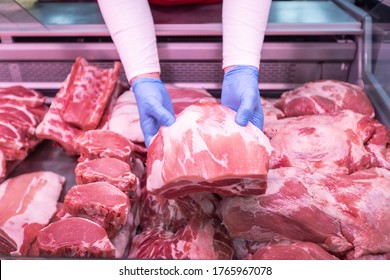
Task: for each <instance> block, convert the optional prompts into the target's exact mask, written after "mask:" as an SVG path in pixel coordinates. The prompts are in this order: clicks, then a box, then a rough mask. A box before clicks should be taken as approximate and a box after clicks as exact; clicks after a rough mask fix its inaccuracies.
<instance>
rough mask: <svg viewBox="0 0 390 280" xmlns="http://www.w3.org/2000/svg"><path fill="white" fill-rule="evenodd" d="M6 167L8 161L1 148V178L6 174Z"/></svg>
mask: <svg viewBox="0 0 390 280" xmlns="http://www.w3.org/2000/svg"><path fill="white" fill-rule="evenodd" d="M6 167H7V163H6V160H5V156H4V153H3V152H2V151H1V150H0V180H1V178H3V177H4V176H5V174H6Z"/></svg>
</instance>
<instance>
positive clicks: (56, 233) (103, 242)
mask: <svg viewBox="0 0 390 280" xmlns="http://www.w3.org/2000/svg"><path fill="white" fill-rule="evenodd" d="M36 246H37V250H38V254H39V255H40V256H53V257H80V258H86V257H103V258H114V257H115V247H114V246H113V245H112V243H111V242H110V240H109V238H108V236H107V233H106V231H105V230H104V229H103V228H102V227H101V226H99V225H98V224H96V223H94V222H92V221H90V220H87V219H84V218H79V217H70V218H66V219H62V220H59V221H56V222H53V223H51V224H49V225H48V226H46V227H45V228H43V229H42V230H41V231H39V233H38V236H37V241H36Z"/></svg>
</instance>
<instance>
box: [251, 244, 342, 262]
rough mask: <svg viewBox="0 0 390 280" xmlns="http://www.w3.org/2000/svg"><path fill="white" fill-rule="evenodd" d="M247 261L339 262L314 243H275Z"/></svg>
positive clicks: (257, 252)
mask: <svg viewBox="0 0 390 280" xmlns="http://www.w3.org/2000/svg"><path fill="white" fill-rule="evenodd" d="M244 259H246V260H338V258H336V257H335V256H333V255H331V254H329V253H328V252H326V251H325V250H324V249H323V248H321V247H320V246H318V245H317V244H315V243H312V242H292V243H274V244H269V245H264V246H261V247H260V248H259V249H258V250H257V251H256V252H255V253H253V254H249V255H247V256H246V257H245V258H244Z"/></svg>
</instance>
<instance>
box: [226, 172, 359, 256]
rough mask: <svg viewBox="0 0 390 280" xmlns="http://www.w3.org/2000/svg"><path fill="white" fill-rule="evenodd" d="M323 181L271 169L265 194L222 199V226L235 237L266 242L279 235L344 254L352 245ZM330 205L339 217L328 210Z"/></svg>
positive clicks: (323, 178)
mask: <svg viewBox="0 0 390 280" xmlns="http://www.w3.org/2000/svg"><path fill="white" fill-rule="evenodd" d="M324 181H325V182H326V181H329V178H328V177H326V176H324V175H322V174H320V173H316V174H313V175H309V174H307V173H306V172H304V171H302V170H299V169H296V168H279V169H275V170H269V172H268V186H267V191H266V193H265V194H264V195H261V196H249V197H239V196H235V197H224V198H223V200H222V202H221V204H220V213H221V217H222V221H223V224H224V225H225V227H226V229H227V230H228V232H229V234H230V236H231V237H232V238H241V239H245V240H250V241H260V242H267V241H270V240H271V241H272V240H274V239H275V238H276V237H277V236H279V237H280V238H281V239H286V238H287V239H291V240H300V241H307V242H314V243H317V244H319V245H321V246H322V247H324V248H325V249H326V250H328V251H331V252H333V253H337V254H344V253H346V252H347V251H349V250H351V249H352V248H353V245H352V244H351V243H350V242H349V241H348V240H347V238H346V237H345V236H344V235H343V228H342V224H341V222H340V217H339V216H338V215H337V214H339V211H336V210H337V207H336V206H335V204H336V203H335V201H334V198H332V197H331V195H330V193H329V192H328V191H326V188H325V187H324V186H323V184H324ZM314 190H315V191H316V192H317V193H319V195H318V196H319V197H318V198H317V197H315V196H314V195H313V194H312V192H313V191H314ZM321 194H322V197H321ZM317 199H318V200H317ZM332 202H333V203H332ZM329 204H330V206H329V207H328V208H329V209H331V210H332V207H333V208H335V209H334V210H333V212H335V214H336V215H332V212H331V211H327V210H328V208H326V205H329ZM329 212H330V213H329ZM340 215H341V213H340ZM335 216H336V217H335Z"/></svg>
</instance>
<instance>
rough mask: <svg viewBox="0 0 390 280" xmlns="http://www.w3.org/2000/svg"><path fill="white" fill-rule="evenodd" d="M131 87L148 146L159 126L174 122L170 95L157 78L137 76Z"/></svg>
mask: <svg viewBox="0 0 390 280" xmlns="http://www.w3.org/2000/svg"><path fill="white" fill-rule="evenodd" d="M132 89H133V92H134V95H135V99H136V100H137V107H138V111H139V115H140V122H141V129H142V132H143V134H144V138H145V145H146V147H149V144H150V141H151V139H152V138H153V136H154V135H156V134H157V132H158V130H159V129H160V127H161V126H170V125H172V124H173V123H174V122H175V113H174V111H173V106H172V101H171V97H170V96H169V94H168V91H167V89H166V88H165V86H164V83H163V82H162V81H161V80H160V79H157V78H138V79H136V80H134V81H133V83H132Z"/></svg>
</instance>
